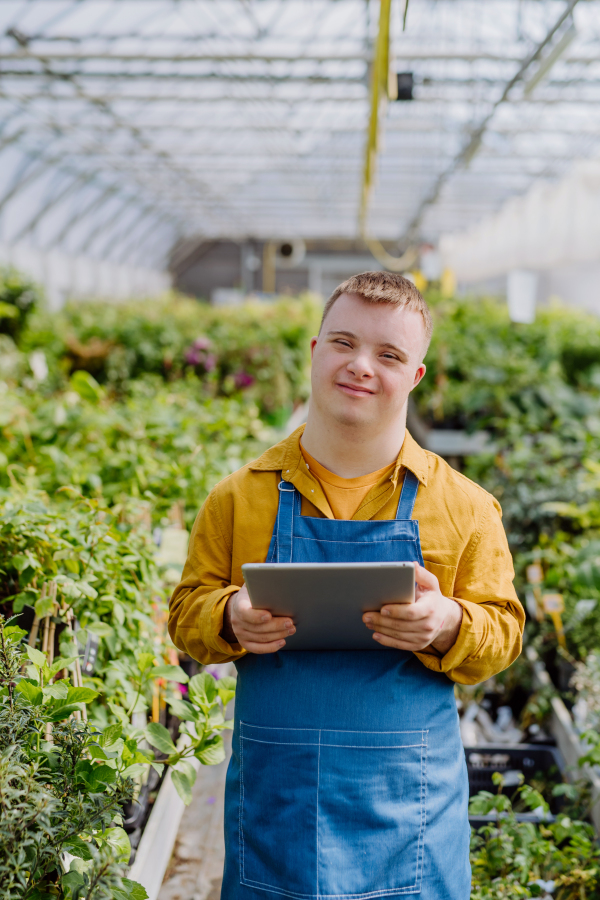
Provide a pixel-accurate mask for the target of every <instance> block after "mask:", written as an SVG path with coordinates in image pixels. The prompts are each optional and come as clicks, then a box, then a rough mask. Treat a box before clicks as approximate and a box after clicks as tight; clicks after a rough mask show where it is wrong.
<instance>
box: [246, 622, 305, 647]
mask: <svg viewBox="0 0 600 900" xmlns="http://www.w3.org/2000/svg"><path fill="white" fill-rule="evenodd" d="M233 628H234V631H235V625H234V626H233ZM295 631H296V629H295V627H294V626H293V625H291V626H290V627H289V628H284V627H282V625H281V622H280V623H279V626H277V627H273V626H272V623H269V627H266V626H265V627H264V628H260V629H257V628H247V627H245V626H244V625H243V624H241V625H238V629H237V631H236V632H235V633H236V635H237V637H238V638H239V640H240V643H243V640H242V638H244V637H245V638H247V639H248V640H250V641H258V642H260V643H264V642H265V641H266V642H267V643H268V642H269V641H275V640H278V639H279V638H288V637H290V635H292V634H294V633H295Z"/></svg>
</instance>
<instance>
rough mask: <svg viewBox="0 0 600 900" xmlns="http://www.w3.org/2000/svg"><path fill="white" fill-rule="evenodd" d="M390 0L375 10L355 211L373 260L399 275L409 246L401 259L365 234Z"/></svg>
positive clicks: (386, 74)
mask: <svg viewBox="0 0 600 900" xmlns="http://www.w3.org/2000/svg"><path fill="white" fill-rule="evenodd" d="M391 8H392V0H381V3H380V7H379V32H378V34H377V43H376V45H375V57H374V59H373V72H372V79H371V113H370V116H369V127H368V131H367V145H366V149H365V162H364V169H363V184H362V194H361V202H360V212H359V227H360V233H361V236H362V238H363V240H364V242H365V244H366V245H367V247H368V248H369V250H370V251H371V253H372V254H373V256H374V257H375V259H376V260H377V261H378V262H380V263H381V264H382V265H383V266H385V267H386V269H390V271H392V272H402V271H404V270H405V269H408V268H410V266H412V265H413V263H414V262H415V261H416V259H417V256H418V252H417V250H416V249H415V248H414V247H409V249H408V250H407V251H406V253H403V254H402V256H392V255H391V253H388V251H387V250H386V249H385V247H384V246H383V244H382V243H381V241H378V240H377V238H372V237H369V235H368V234H367V213H368V209H369V199H370V196H371V190H372V188H373V182H374V180H375V172H376V169H377V153H378V151H379V115H380V112H381V113H382V114H383V115H385V109H386V106H387V100H388V98H389V96H390V14H391Z"/></svg>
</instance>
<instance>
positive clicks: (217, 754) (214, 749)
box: [194, 734, 225, 766]
mask: <svg viewBox="0 0 600 900" xmlns="http://www.w3.org/2000/svg"><path fill="white" fill-rule="evenodd" d="M194 756H195V757H196V759H199V760H200V762H201V763H202V764H203V765H205V766H216V765H218V764H219V763H220V762H223V760H224V759H225V744H224V742H223V738H222V737H221V735H220V734H216V735H215V736H214V737H212V738H211V739H210V741H208V742H207V744H206V745H205V746H204V747H203V749H202V750H197V751H196V753H195V754H194Z"/></svg>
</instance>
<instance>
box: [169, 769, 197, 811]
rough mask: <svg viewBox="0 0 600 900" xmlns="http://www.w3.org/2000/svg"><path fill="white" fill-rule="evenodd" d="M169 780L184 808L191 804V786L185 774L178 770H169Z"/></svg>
mask: <svg viewBox="0 0 600 900" xmlns="http://www.w3.org/2000/svg"><path fill="white" fill-rule="evenodd" d="M171 778H172V779H173V784H174V785H175V789H176V791H177V793H178V794H179V796H180V797H181V799H182V800H183V802H184V803H185V805H186V806H189V805H190V803H191V802H192V785H191V783H190V780H189V778H188V775H187V773H186V772H182V771H180V770H179V769H171Z"/></svg>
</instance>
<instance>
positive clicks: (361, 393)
mask: <svg viewBox="0 0 600 900" xmlns="http://www.w3.org/2000/svg"><path fill="white" fill-rule="evenodd" d="M337 386H338V387H339V388H340V389H341V390H342V391H344V393H345V394H349V395H350V396H351V397H366V396H369V395H371V394H373V393H374V391H370V390H369V389H368V388H366V387H363V386H362V385H359V384H347V383H346V382H343V381H338V383H337Z"/></svg>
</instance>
